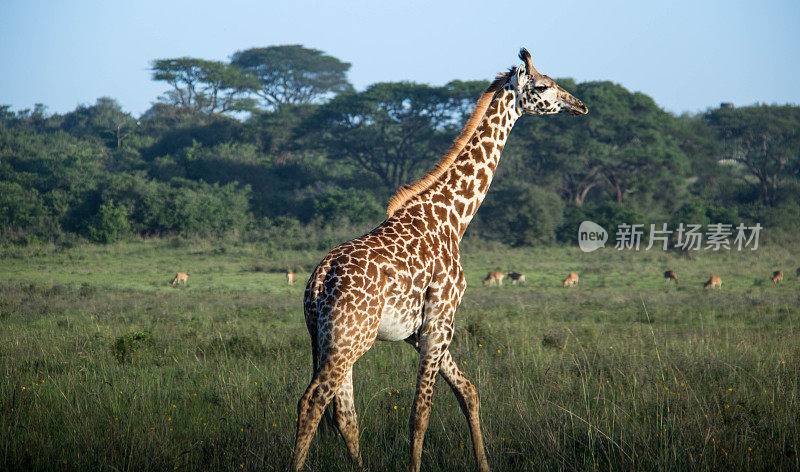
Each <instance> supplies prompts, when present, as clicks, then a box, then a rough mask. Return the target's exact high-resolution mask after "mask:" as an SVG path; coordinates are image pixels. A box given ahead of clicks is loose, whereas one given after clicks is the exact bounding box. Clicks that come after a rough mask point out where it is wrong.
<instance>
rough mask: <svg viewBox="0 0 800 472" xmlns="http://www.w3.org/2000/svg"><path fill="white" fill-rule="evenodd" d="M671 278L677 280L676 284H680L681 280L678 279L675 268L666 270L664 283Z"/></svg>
mask: <svg viewBox="0 0 800 472" xmlns="http://www.w3.org/2000/svg"><path fill="white" fill-rule="evenodd" d="M670 280H674V281H675V285H679V284H680V281H678V276H677V275H675V271H674V270H668V271H666V272H664V283H666V282H669V281H670Z"/></svg>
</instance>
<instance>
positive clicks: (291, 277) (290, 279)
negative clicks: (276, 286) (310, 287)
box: [286, 270, 295, 285]
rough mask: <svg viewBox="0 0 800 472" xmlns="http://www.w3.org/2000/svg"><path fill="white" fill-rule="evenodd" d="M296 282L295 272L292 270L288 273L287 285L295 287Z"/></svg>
mask: <svg viewBox="0 0 800 472" xmlns="http://www.w3.org/2000/svg"><path fill="white" fill-rule="evenodd" d="M294 282H295V280H294V272H292V271H291V270H289V271H286V283H287V284H288V285H294Z"/></svg>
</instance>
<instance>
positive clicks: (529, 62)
mask: <svg viewBox="0 0 800 472" xmlns="http://www.w3.org/2000/svg"><path fill="white" fill-rule="evenodd" d="M519 58H520V59H522V62H523V63H524V64H525V70H526V71H527V72H528V74H530V75H531V76H535V75H536V74H538V72H536V69H534V67H533V58H532V57H531V53H529V52H528V50H527V49H525V48H522V49H520V50H519Z"/></svg>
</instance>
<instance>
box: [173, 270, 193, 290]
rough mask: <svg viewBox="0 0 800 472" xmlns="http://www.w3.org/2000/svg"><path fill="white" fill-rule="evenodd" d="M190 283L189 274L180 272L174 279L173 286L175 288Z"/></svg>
mask: <svg viewBox="0 0 800 472" xmlns="http://www.w3.org/2000/svg"><path fill="white" fill-rule="evenodd" d="M187 283H189V274H187V273H186V272H178V273H177V274H175V278H174V279H172V286H173V287H175V286H177V285H178V284H187Z"/></svg>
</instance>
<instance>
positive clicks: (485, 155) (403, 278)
mask: <svg viewBox="0 0 800 472" xmlns="http://www.w3.org/2000/svg"><path fill="white" fill-rule="evenodd" d="M519 57H520V59H521V60H522V63H521V64H519V65H517V66H515V67H512V68H511V69H510V70H509V71H508V72H506V73H504V74H500V75H499V76H498V77H497V78H496V79H495V80H494V81H493V82H492V83H491V85H489V87H488V88H487V89H486V91H485V92H484V93H483V94H482V95H481V97H480V98H479V99H478V102H477V104H476V106H475V109H474V110H473V112H472V114H471V116H470V118H469V120H467V123H466V125H465V126H464V129H463V130H462V131H461V133H460V135H459V136H458V137H457V138H456V139H455V140H454V142H453V145H452V146H451V147H450V149H449V150H448V151H447V153H446V154H445V155H444V157H443V158H442V159H441V160H440V161H439V162H438V163H437V165H436V166H435V167H434V168H433V169H432V170H431V171H429V172H428V173H427V174H426V175H425V176H423V177H422V178H421V179H420V180H419V181H417V182H416V183H414V184H412V185H409V186H404V187H403V188H401V189H400V190H399V191H398V192H397V193H396V194H395V196H394V197H393V198H392V199H391V201H390V203H389V206H388V209H387V216H388V218H387V219H386V220H385V221H384V222H383V223H382V224H381V225H380V226H378V227H377V228H375V229H373V230H372V231H370V232H369V233H367V234H365V235H364V236H361V237H359V238H356V239H353V240H351V241H349V242H346V243H344V244H342V245H340V246H338V247H336V248H334V249H333V250H331V252H329V253H328V255H327V256H325V258H324V259H323V260H322V261H321V262H320V263H319V265H318V266H317V267H316V269H315V270H314V272H313V273H312V274H311V277H310V278H309V280H308V283H307V284H306V288H305V292H304V310H305V320H306V327H307V328H308V332H309V335H310V336H311V351H312V360H313V376H312V380H311V383H310V384H309V386H308V388H307V389H306V390H305V393H303V395H302V396H301V398H300V401H299V402H298V405H297V432H296V437H295V445H294V456H293V461H292V462H293V467H294V470H299V469H301V468H302V466H303V464H304V462H305V460H306V456H307V454H308V448H309V445H310V443H311V439H312V438H313V436H314V433H315V431H316V429H317V426H318V424H319V421H320V419H321V418H322V416H323V414H324V412H325V410H326V408H327V406H328V405H329V404H330V407H331V413H332V415H331V416H332V418H333V423H334V425H335V426H336V427H337V428H338V430H339V432H340V433H341V435H342V437H343V439H344V442H345V445H346V446H347V448H348V450H349V452H350V455H351V456H352V457H353V460H354V461H355V462H356V463H358V465H359V466H361V465H362V457H361V450H360V448H359V443H358V423H357V418H356V412H355V408H354V401H353V374H352V372H353V371H352V368H353V364H354V363H355V362H356V360H357V359H358V358H359V357H361V356H362V355H363V354H364V353H365V352H367V351H368V350H369V349H370V347H371V346H372V344H373V343H374V342H375V340H376V339H380V340H385V341H401V340H402V341H406V342H407V343H409V344H411V345H412V346H413V347H414V348H415V349H416V350H417V351H418V353H419V365H418V368H417V378H416V390H415V394H414V402H413V405H412V407H411V418H410V421H409V429H410V438H411V441H410V442H411V454H410V455H411V458H410V464H409V470H411V471H413V472H416V471H419V469H420V461H421V456H422V442H423V437H424V435H425V430H426V429H427V427H428V420H429V415H430V410H431V396H432V395H433V386H434V381H435V378H436V374H437V373H439V374H441V375H442V377H444V380H445V381H446V382H447V383H448V384H449V385H450V387H451V389H452V390H453V392H454V394H455V395H456V398H457V399H458V402H459V404H460V407H461V410H462V412H463V413H464V415H465V416H466V419H467V423H468V425H469V430H470V435H471V436H472V444H473V452H474V454H475V459H476V462H477V465H478V468H479V469H480V470H481V471H488V470H489V463H488V461H487V459H486V454H485V452H484V447H483V436H482V434H481V428H480V419H479V413H478V410H479V400H478V394H477V390H476V388H475V386H474V385H473V384H472V383H471V382H470V381H469V380H468V379H467V378H466V377H465V376H464V374H463V373H462V372H461V370H459V368H458V366H457V365H456V362H455V361H454V360H453V358H452V356H451V355H450V352H449V351H448V347H449V345H450V341H451V340H452V339H453V330H454V327H453V323H454V318H455V316H454V315H455V311H456V308H457V307H458V305H459V303H460V302H461V297H462V295H463V294H464V289H465V288H466V280H465V278H464V271H463V269H462V267H461V261H460V252H459V244H460V242H461V238H462V237H463V235H464V231H465V230H466V229H467V225H469V223H470V221H471V220H472V218H473V216H474V215H475V212H476V211H477V210H478V207H480V205H481V203H482V202H483V199H484V197H485V196H486V193H487V191H488V190H489V184H490V183H491V181H492V178H493V176H494V171H495V168H496V167H497V163H498V161H499V159H500V153H501V152H502V150H503V147H504V146H505V143H506V140H507V138H508V135H509V132H510V131H511V128H512V127H513V126H514V123H515V122H516V120H517V119H518V118H519V117H520V116H522V115H523V114H533V115H546V114H555V113H560V112H567V113H570V114H572V115H582V114H585V113H587V109H586V107H585V106H584V105H583V103H581V101H580V100H578V99H576V98H575V97H573V96H572V95H570V94H569V93H567V92H566V91H565V90H564V89H562V88H561V87H559V86H558V85H557V84H556V83H555V81H553V79H551V78H550V77H548V76H546V75H544V74H541V73H539V72H538V71H537V70H536V69H535V68H534V67H533V64H532V59H531V55H530V53H529V52H528V51H527V50H526V49H524V48H523V49H521V50H520V53H519Z"/></svg>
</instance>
